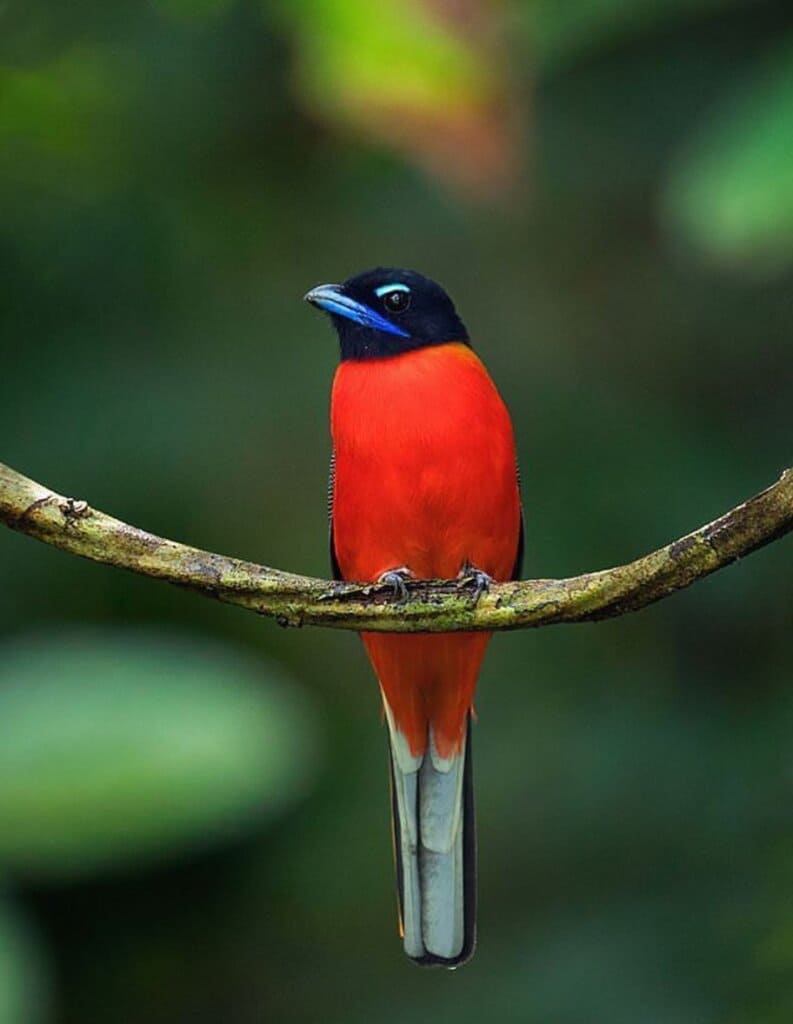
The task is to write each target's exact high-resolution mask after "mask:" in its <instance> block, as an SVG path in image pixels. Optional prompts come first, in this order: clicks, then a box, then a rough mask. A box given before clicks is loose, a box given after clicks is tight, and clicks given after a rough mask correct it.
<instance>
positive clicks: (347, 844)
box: [0, 0, 793, 1024]
mask: <svg viewBox="0 0 793 1024" xmlns="http://www.w3.org/2000/svg"><path fill="white" fill-rule="evenodd" d="M378 263H384V264H397V265H400V264H401V265H406V266H411V267H416V268H417V269H420V270H422V271H424V272H426V273H428V274H429V275H431V276H432V277H435V278H437V279H438V280H440V281H441V282H443V283H444V285H446V287H447V288H448V289H449V291H450V292H451V294H452V295H453V296H454V297H456V299H457V301H458V305H459V306H460V308H461V312H462V314H463V316H464V318H465V320H466V322H467V324H468V327H469V329H470V331H471V333H472V336H473V337H474V339H475V341H476V345H477V347H478V349H479V351H480V352H481V353H482V355H483V356H484V358H485V360H486V362H487V364H488V366H489V367H490V369H491V371H492V373H493V375H494V377H495V379H496V381H497V382H498V384H499V386H500V387H501V390H502V392H503V394H504V396H505V398H506V399H507V401H508V403H509V405H510V407H511V409H512V411H513V414H514V419H515V425H516V430H517V436H518V443H519V450H520V456H521V463H522V474H523V490H524V499H525V504H526V510H527V541H528V544H527V563H526V569H527V572H528V573H529V574H530V575H535V576H551V575H553V576H557V575H567V574H573V573H576V572H579V571H583V570H586V569H594V568H600V567H603V566H606V565H609V564H614V563H619V562H622V561H625V560H628V559H630V558H632V557H634V556H636V555H638V554H641V553H643V552H644V551H647V550H649V549H650V548H652V547H655V546H657V545H660V544H662V543H664V542H666V541H668V540H670V539H672V538H674V537H675V536H678V535H679V534H681V533H683V532H685V531H686V530H688V529H690V528H693V527H694V526H696V525H699V524H700V523H702V522H705V521H707V520H708V519H710V518H713V517H715V516H716V515H718V514H720V513H721V512H722V511H724V510H726V509H727V508H729V507H731V506H732V505H734V504H737V503H738V502H739V501H740V500H741V499H743V498H744V497H746V496H748V495H749V494H751V493H753V492H755V491H757V490H759V489H760V488H762V487H763V486H765V485H766V484H768V483H770V482H771V481H772V480H773V479H775V478H776V476H777V475H778V473H779V472H780V470H781V469H782V468H783V466H784V465H786V464H787V463H789V461H790V454H791V447H790V441H791V437H790V421H791V417H790V411H791V403H792V402H793V394H792V389H791V382H793V354H792V352H791V323H792V322H793V287H792V286H793V9H792V8H791V5H790V4H789V3H788V2H781V0H780V2H777V3H764V2H760V0H744V2H740V0H732V2H728V0H657V2H655V3H652V4H651V3H647V2H646V0H619V2H618V0H597V2H593V0H566V2H564V3H562V2H559V0H536V2H534V3H531V2H528V0H526V2H524V3H517V2H514V3H503V4H497V3H492V2H484V0H479V2H477V0H465V2H463V0H461V2H458V3H444V2H441V0H422V2H418V0H416V2H413V3H409V2H402V3H396V2H393V0H389V2H384V3H382V4H377V5H375V4H371V3H367V2H364V0H337V2H332V0H324V2H321V0H312V2H308V0H307V2H305V3H295V4H292V5H281V4H275V3H270V2H260V3H258V4H257V3H254V2H244V0H151V2H148V3H147V2H142V0H134V2H133V0H113V2H112V3H107V2H101V0H82V2H80V3H79V4H58V3H54V2H49V0H35V2H24V3H23V2H21V0H11V2H8V3H5V4H3V5H2V6H0V266H2V280H3V287H2V302H1V303H0V352H1V354H2V360H1V361H0V438H2V450H1V451H0V458H2V459H3V461H6V462H8V463H9V464H10V465H12V466H14V467H15V468H17V469H19V470H21V471H22V472H25V473H27V474H29V475H31V476H33V477H35V478H37V479H39V480H41V481H43V482H45V483H47V484H49V485H51V486H52V487H53V488H55V489H56V490H58V491H60V492H62V493H66V494H70V495H75V496H77V497H85V498H86V499H88V500H89V501H90V502H91V503H92V504H95V505H96V506H98V507H100V508H102V509H105V510H107V511H109V512H112V513H115V514H116V515H118V516H120V517H122V518H124V519H127V520H128V521H131V522H133V523H136V524H138V525H140V526H143V527H146V528H148V529H150V530H153V531H156V532H158V533H161V534H164V535H166V536H170V537H175V538H178V539H180V540H183V541H185V542H189V543H192V544H195V545H199V546H202V547H207V548H211V549H215V550H219V551H223V552H225V553H229V554H235V555H239V556H242V557H246V558H251V559H254V560H257V561H263V562H265V563H268V564H272V565H277V566H279V567H283V568H289V569H294V570H297V571H301V572H306V573H311V574H316V575H326V574H327V556H326V524H325V480H326V470H327V462H328V455H329V443H328V434H327V396H328V389H329V384H330V379H331V375H332V373H333V369H334V365H335V361H336V351H335V339H334V337H333V335H332V332H331V331H330V329H329V327H328V325H327V324H326V323H325V322H324V321H323V319H322V318H320V317H318V316H317V315H316V314H315V313H313V312H312V311H311V310H309V309H308V308H307V307H305V306H303V305H302V304H301V296H302V294H303V293H304V292H305V291H306V290H307V289H308V288H309V287H311V286H312V285H315V284H317V283H318V282H321V281H333V280H338V279H340V278H344V277H346V276H347V275H349V274H351V273H353V272H355V271H358V270H361V269H364V268H366V267H368V266H372V265H376V264H378ZM0 571H1V572H2V588H1V589H0V1024H52V1022H57V1024H61V1022H66V1024H78V1022H79V1024H100V1022H102V1024H105V1022H107V1021H124V1022H134V1024H137V1022H141V1024H142V1022H147V1024H166V1022H167V1024H174V1022H182V1021H185V1022H187V1021H190V1022H191V1024H202V1022H207V1024H209V1022H213V1024H214V1022H217V1021H223V1022H224V1024H225V1022H229V1024H254V1022H259V1021H264V1020H268V1021H269V1020H274V1021H289V1022H293V1021H294V1022H313V1021H316V1020H319V1019H322V1020H324V1021H328V1022H345V1024H347V1022H351V1021H352V1022H357V1021H361V1022H364V1021H367V1022H368V1021H378V1022H380V1024H392V1022H393V1024H401V1022H408V1021H409V1022H415V1021H423V1020H432V1021H434V1022H436V1024H442V1022H445V1021H449V1022H455V1024H464V1022H472V1024H473V1022H477V1024H478V1022H480V1021H482V1020H491V1019H492V1020H503V1021H527V1022H538V1024H539V1022H543V1024H545V1022H552V1024H592V1022H601V1021H602V1022H604V1024H623V1022H624V1024H637V1022H641V1024H655V1022H658V1024H671V1022H674V1024H706V1022H711V1021H712V1022H719V1024H750V1022H751V1024H782V1022H785V1024H787V1022H789V1021H790V1020H791V1017H793V686H791V668H792V667H793V639H792V633H793V631H792V630H791V625H793V597H792V596H791V587H790V580H791V574H792V572H793V546H791V544H790V543H789V542H782V543H781V544H778V545H775V546H772V547H770V548H767V549H765V550H764V551H761V552H759V553H758V554H756V555H753V556H752V557H751V558H750V559H748V560H747V561H745V562H742V563H741V564H740V565H738V566H736V567H734V568H732V569H730V570H728V571H727V572H725V573H722V574H719V575H718V576H717V577H715V578H712V579H710V580H707V581H705V582H703V583H701V584H699V585H698V586H696V587H695V588H694V589H693V590H691V591H689V592H687V593H685V594H682V595H680V596H677V597H675V598H674V599H672V600H670V601H668V602H665V603H663V604H662V605H659V606H658V607H656V608H652V609H650V610H647V611H645V612H643V613H641V614H640V615H637V616H635V617H628V618H625V619H619V620H615V621H612V622H606V623H602V624H599V625H596V626H581V627H558V628H555V629H548V630H541V631H538V632H536V633H532V632H522V633H517V634H510V635H505V636H501V637H498V638H497V639H496V641H495V642H494V643H493V645H492V648H491V652H490V655H489V658H488V661H487V664H486V668H485V672H484V674H483V678H482V681H481V685H480V691H479V699H478V712H479V718H480V724H479V726H478V728H477V730H476V742H475V747H476V763H477V793H478V809H479V810H478V814H479V831H480V861H481V877H480V899H481V915H480V947H479V951H478V953H477V956H476V958H475V959H474V960H473V962H472V963H471V964H470V965H468V966H466V967H465V968H464V969H463V970H461V971H458V972H456V973H454V974H444V973H437V972H422V971H419V970H416V969H414V968H412V967H411V966H410V965H409V964H408V963H407V962H406V961H405V960H404V958H403V956H402V953H401V950H400V945H399V942H398V940H397V938H396V934H395V896H394V890H393V879H392V864H391V852H390V836H389V826H388V814H389V808H388V797H387V774H386V740H385V735H384V732H383V729H382V726H381V723H380V712H379V707H378V699H377V692H376V688H375V685H374V683H373V680H372V678H371V675H370V671H369V668H368V665H367V663H366V661H365V658H364V655H363V653H362V650H361V648H360V645H359V644H358V642H357V640H356V639H355V638H354V637H353V636H351V635H349V634H341V633H333V632H331V631H320V630H313V631H312V630H305V631H302V632H296V631H295V632H292V631H289V632H285V631H282V630H279V629H277V628H276V627H275V626H274V625H273V624H271V623H269V622H266V621H262V620H257V619H256V618H255V617H254V616H251V615H246V614H243V613H242V612H240V611H238V610H234V609H230V608H226V607H222V606H219V605H214V604H212V603H211V602H208V601H202V600H200V599H198V598H196V597H195V596H193V595H190V594H187V593H182V592H179V591H176V590H172V589H169V588H167V587H165V586H163V585H160V584H157V583H154V582H152V581H148V580H144V579H139V578H136V577H133V576H129V575H125V574H123V573H120V572H115V571H111V570H110V569H106V568H102V567H98V566H94V565H91V564H89V563H87V562H83V561H80V560H78V559H76V558H72V557H70V556H66V555H64V554H62V553H59V552H56V551H53V550H51V549H47V548H45V547H44V546H42V545H39V544H36V543H34V542H32V541H30V540H28V539H26V538H23V537H20V536H17V535H14V534H11V533H9V532H8V531H0Z"/></svg>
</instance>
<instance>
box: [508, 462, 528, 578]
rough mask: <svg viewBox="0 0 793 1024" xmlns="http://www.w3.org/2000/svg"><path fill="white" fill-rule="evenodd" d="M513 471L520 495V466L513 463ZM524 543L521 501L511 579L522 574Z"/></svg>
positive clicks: (521, 503)
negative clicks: (516, 547) (516, 546)
mask: <svg viewBox="0 0 793 1024" xmlns="http://www.w3.org/2000/svg"><path fill="white" fill-rule="evenodd" d="M515 472H516V474H517V477H518V497H520V466H519V465H517V463H516V464H515ZM524 545H525V526H524V517H523V502H522V501H521V502H520V533H519V534H518V550H517V553H516V555H515V564H514V565H513V566H512V576H511V579H513V580H519V579H520V578H521V576H522V575H523V554H524Z"/></svg>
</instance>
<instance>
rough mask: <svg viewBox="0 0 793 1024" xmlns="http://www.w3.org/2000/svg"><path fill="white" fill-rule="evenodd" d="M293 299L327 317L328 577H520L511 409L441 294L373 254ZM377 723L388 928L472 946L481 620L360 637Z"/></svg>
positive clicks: (428, 944)
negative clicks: (354, 269) (378, 711)
mask: <svg viewBox="0 0 793 1024" xmlns="http://www.w3.org/2000/svg"><path fill="white" fill-rule="evenodd" d="M305 299H306V301H307V302H309V303H310V304H311V305H313V306H315V307H317V308H318V309H320V310H322V311H323V312H325V313H327V314H328V315H329V317H330V320H331V321H332V324H333V326H334V327H335V329H336V333H337V335H338V341H339V348H340V361H339V364H338V367H337V369H336V372H335V375H334V378H333V384H332V389H331V400H330V428H331V439H332V455H331V467H330V482H329V496H328V511H329V534H330V560H331V567H332V571H333V576H334V578H335V579H337V580H349V581H361V582H367V583H378V584H385V585H387V586H388V587H390V588H391V591H390V592H391V593H392V594H393V597H394V599H395V600H397V601H404V600H405V599H406V597H407V590H408V582H409V581H410V580H422V579H425V580H426V579H456V580H457V583H458V585H459V586H460V587H461V588H463V589H464V590H465V589H467V590H468V591H469V592H470V598H471V600H472V601H477V600H478V599H479V597H480V596H481V594H482V593H483V592H484V591H486V590H487V589H488V588H489V586H490V584H491V583H492V582H493V581H494V580H495V581H504V580H511V579H518V578H519V576H520V572H521V563H522V559H523V534H524V529H523V509H522V504H521V497H520V481H519V473H518V467H517V457H516V450H515V438H514V431H513V427H512V421H511V419H510V415H509V412H508V411H507V408H506V405H505V404H504V401H503V400H502V398H501V396H500V394H499V392H498V390H497V389H496V386H495V384H494V383H493V380H492V379H491V377H490V375H489V373H488V371H487V370H486V369H485V366H484V364H483V362H482V361H481V360H480V358H479V357H478V355H477V354H476V353H475V351H474V349H473V346H472V344H471V340H470V338H469V335H468V331H467V330H466V327H465V325H464V324H463V322H462V320H461V319H460V316H459V315H458V313H457V311H456V309H455V306H454V304H453V302H452V300H451V299H450V298H449V296H448V295H447V293H446V292H445V291H444V289H443V288H442V287H441V286H440V285H439V284H436V283H435V282H434V281H432V280H431V279H430V278H428V277H425V276H424V275H422V274H420V273H418V272H417V271H415V270H406V269H403V268H395V267H377V268H375V269H373V270H368V271H365V272H363V273H360V274H356V275H354V276H352V277H350V278H348V279H347V280H346V281H344V282H343V283H342V284H323V285H319V286H317V287H315V288H312V289H311V290H310V291H309V292H308V293H307V294H306V295H305ZM361 638H362V640H363V644H364V647H365V649H366V653H367V655H368V657H369V660H370V662H371V665H372V667H373V669H374V673H375V675H376V677H377V681H378V683H379V687H380V694H381V698H382V705H383V711H384V717H385V720H386V722H387V727H388V738H389V748H390V776H391V799H392V824H393V829H392V833H393V842H394V854H395V862H396V875H397V891H398V910H399V929H400V933H401V936H402V943H403V948H404V952H405V953H406V954H407V956H408V957H409V958H410V959H411V960H413V961H414V962H415V963H417V964H421V965H427V966H441V967H448V968H454V967H457V966H459V965H460V964H463V963H465V962H466V961H467V960H468V959H470V957H471V956H472V955H473V952H474V948H475V945H476V904H477V894H476V859H477V851H476V833H475V821H474V800H473V778H472V750H471V722H472V716H473V699H474V691H475V689H476V684H477V678H478V676H479V671H480V667H481V664H482V659H483V658H484V655H485V650H486V648H487V646H488V642H489V640H490V635H489V634H488V633H486V632H450V633H374V632H362V633H361Z"/></svg>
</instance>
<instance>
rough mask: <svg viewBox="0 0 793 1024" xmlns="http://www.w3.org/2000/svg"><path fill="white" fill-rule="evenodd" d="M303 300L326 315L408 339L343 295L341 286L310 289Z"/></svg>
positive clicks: (374, 312)
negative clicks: (323, 311)
mask: <svg viewBox="0 0 793 1024" xmlns="http://www.w3.org/2000/svg"><path fill="white" fill-rule="evenodd" d="M303 298H304V299H305V300H306V302H310V303H311V305H312V306H316V307H317V308H318V309H324V310H325V312H326V313H330V314H332V315H333V316H343V317H345V318H346V319H347V320H352V321H354V323H356V324H361V325H362V326H363V327H371V328H373V329H374V330H376V331H385V332H386V333H387V334H397V335H399V336H400V337H402V338H409V337H410V335H409V334H408V332H407V331H403V330H402V328H401V327H397V325H396V324H392V323H391V321H390V320H386V318H385V317H384V316H381V315H380V314H379V313H378V312H377V311H376V310H374V309H370V308H369V306H366V305H364V303H363V302H356V300H355V299H351V298H350V297H349V295H345V294H344V292H343V290H342V287H341V285H338V284H321V285H319V286H318V287H317V288H312V289H311V291H310V292H307V293H306V295H304V296H303Z"/></svg>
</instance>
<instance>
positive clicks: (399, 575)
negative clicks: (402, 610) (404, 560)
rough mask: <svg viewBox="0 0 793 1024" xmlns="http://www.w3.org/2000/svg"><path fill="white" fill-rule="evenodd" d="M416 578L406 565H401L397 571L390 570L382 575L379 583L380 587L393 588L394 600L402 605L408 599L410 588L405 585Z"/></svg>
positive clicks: (378, 579) (378, 580) (379, 577)
mask: <svg viewBox="0 0 793 1024" xmlns="http://www.w3.org/2000/svg"><path fill="white" fill-rule="evenodd" d="M414 578H415V577H414V576H413V573H412V572H411V571H410V569H408V567H407V566H406V565H400V566H399V567H398V568H397V569H389V570H388V571H387V572H384V573H382V575H380V576H378V578H377V582H378V585H379V586H383V587H391V589H392V590H393V596H394V600H395V601H397V602H399V604H402V603H403V602H404V601H407V599H408V588H407V587H406V586H405V583H406V581H407V580H412V579H414Z"/></svg>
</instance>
